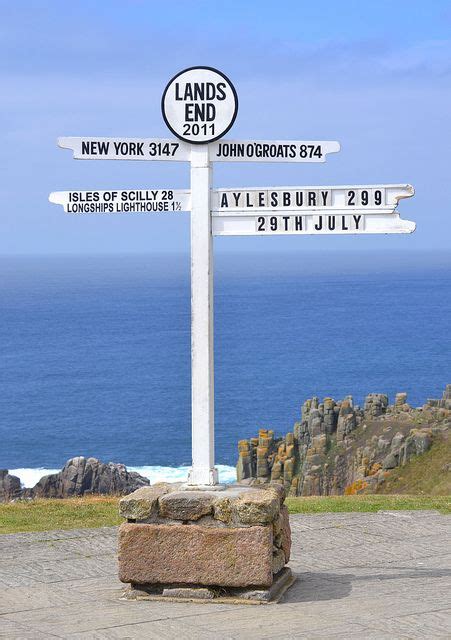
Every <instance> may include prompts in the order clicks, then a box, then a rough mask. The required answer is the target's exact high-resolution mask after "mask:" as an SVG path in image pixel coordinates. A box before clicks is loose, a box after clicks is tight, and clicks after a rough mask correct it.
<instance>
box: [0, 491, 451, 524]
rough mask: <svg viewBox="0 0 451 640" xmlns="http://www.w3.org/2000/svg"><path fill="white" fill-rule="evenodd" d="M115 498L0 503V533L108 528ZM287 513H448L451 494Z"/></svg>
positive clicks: (321, 501) (291, 503) (330, 504)
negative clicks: (436, 511) (429, 510)
mask: <svg viewBox="0 0 451 640" xmlns="http://www.w3.org/2000/svg"><path fill="white" fill-rule="evenodd" d="M117 503H118V498H117V497H102V496H89V497H84V498H68V499H65V500H54V499H46V498H42V499H39V500H31V501H19V502H13V503H7V504H0V533H18V532H30V531H50V530H52V529H78V528H85V529H89V528H96V527H110V526H114V525H117V524H120V522H121V521H122V520H121V518H119V516H118V504H117ZM286 503H287V505H288V509H289V511H290V513H305V514H314V513H337V512H347V511H348V512H349V511H379V510H393V509H397V510H399V509H437V510H439V511H440V512H441V513H451V496H408V495H357V496H327V497H316V496H314V497H308V498H287V501H286Z"/></svg>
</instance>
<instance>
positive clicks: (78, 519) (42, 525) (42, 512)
mask: <svg viewBox="0 0 451 640" xmlns="http://www.w3.org/2000/svg"><path fill="white" fill-rule="evenodd" d="M117 502H118V498H116V497H103V496H89V497H84V498H67V499H64V500H56V499H49V498H40V499H37V500H30V501H26V500H24V501H18V502H10V503H6V504H0V533H17V532H19V531H21V532H22V531H23V532H27V531H50V530H51V529H78V528H80V529H81V528H85V529H92V528H96V527H110V526H113V525H116V524H120V522H121V520H122V519H121V518H119V515H118V506H117Z"/></svg>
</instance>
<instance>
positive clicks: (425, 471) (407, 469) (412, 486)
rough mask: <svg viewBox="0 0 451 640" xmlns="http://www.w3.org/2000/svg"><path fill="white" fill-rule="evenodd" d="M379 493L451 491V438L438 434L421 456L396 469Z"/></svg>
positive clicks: (439, 493)
mask: <svg viewBox="0 0 451 640" xmlns="http://www.w3.org/2000/svg"><path fill="white" fill-rule="evenodd" d="M377 493H378V494H379V493H383V494H387V493H396V494H399V493H401V494H404V493H408V494H415V495H428V496H444V495H449V494H451V442H450V440H449V438H447V437H442V438H440V439H439V438H437V439H436V440H435V441H434V442H433V444H432V447H431V448H430V449H429V451H426V453H423V454H422V455H421V456H415V457H413V458H411V460H410V461H409V462H408V463H407V464H406V465H405V466H404V467H397V468H396V469H393V470H392V471H391V472H390V474H389V475H388V476H387V479H386V481H385V482H384V483H383V484H382V485H381V486H380V488H379V489H378V491H377Z"/></svg>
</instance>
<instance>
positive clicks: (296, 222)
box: [294, 216, 302, 231]
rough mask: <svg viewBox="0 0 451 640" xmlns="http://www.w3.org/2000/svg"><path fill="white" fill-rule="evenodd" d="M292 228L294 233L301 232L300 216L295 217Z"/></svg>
mask: <svg viewBox="0 0 451 640" xmlns="http://www.w3.org/2000/svg"><path fill="white" fill-rule="evenodd" d="M294 228H295V231H302V216H295V218H294Z"/></svg>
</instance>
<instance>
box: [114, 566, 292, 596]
mask: <svg viewBox="0 0 451 640" xmlns="http://www.w3.org/2000/svg"><path fill="white" fill-rule="evenodd" d="M295 581H296V577H295V576H293V574H292V573H291V569H290V568H289V567H284V568H283V569H282V570H281V571H279V573H278V574H277V575H275V576H274V579H273V583H272V585H271V586H270V587H269V588H265V587H262V588H261V589H259V588H253V589H246V588H240V589H238V588H229V589H227V588H224V587H218V586H216V587H211V586H201V585H192V586H186V585H183V586H180V585H131V586H130V587H128V588H127V589H126V590H125V591H124V594H123V596H122V600H135V601H136V600H169V601H170V602H193V603H208V602H213V603H228V604H275V603H277V602H279V601H280V599H281V598H282V596H283V595H284V593H285V592H286V591H287V590H288V589H289V588H290V587H291V585H292V584H293V583H294V582H295Z"/></svg>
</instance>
